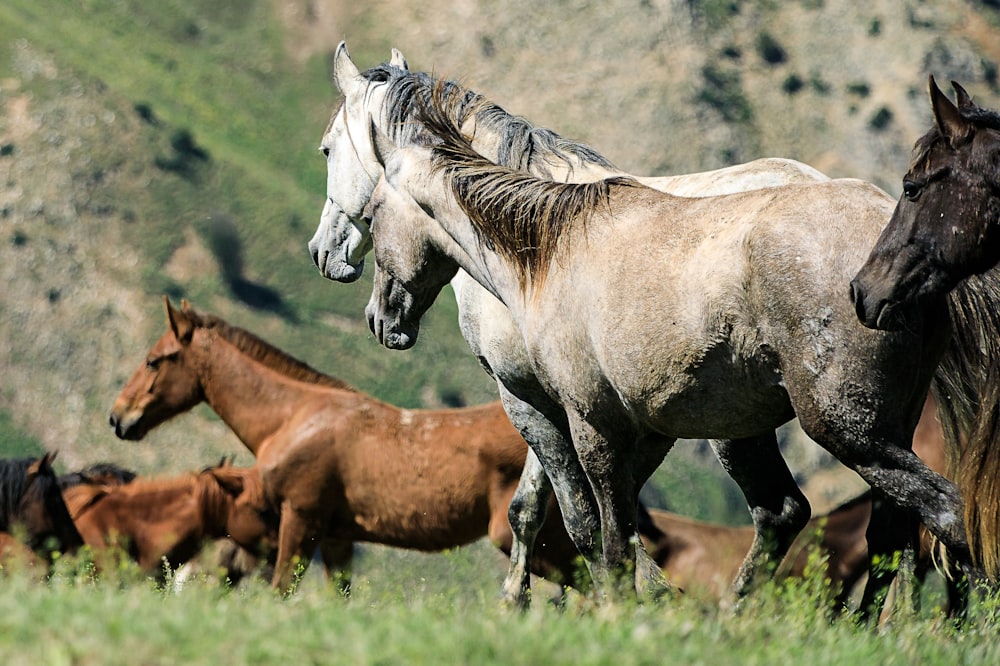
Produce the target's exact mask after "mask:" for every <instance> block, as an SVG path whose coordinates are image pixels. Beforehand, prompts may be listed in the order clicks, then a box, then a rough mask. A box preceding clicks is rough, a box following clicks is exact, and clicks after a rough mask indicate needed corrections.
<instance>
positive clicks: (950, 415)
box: [931, 268, 1000, 572]
mask: <svg viewBox="0 0 1000 666" xmlns="http://www.w3.org/2000/svg"><path fill="white" fill-rule="evenodd" d="M947 301H948V311H949V315H950V317H951V321H952V323H953V325H952V336H951V340H950V341H949V343H948V345H949V346H948V349H947V350H946V352H945V354H944V356H943V357H942V359H941V362H940V364H939V365H938V371H937V372H936V373H935V375H934V380H933V382H932V383H931V390H932V391H933V392H934V397H935V399H936V400H937V404H938V417H939V420H940V421H941V427H942V429H943V431H944V435H945V440H946V441H947V442H955V443H957V446H946V447H945V450H946V451H948V453H949V455H948V459H947V461H946V466H947V476H948V478H950V479H955V480H956V482H957V483H958V486H959V489H960V490H961V492H962V496H963V498H965V520H966V526H967V532H968V534H969V540H970V543H969V546H970V548H971V550H972V553H973V557H974V558H976V559H977V561H980V562H981V563H982V564H983V565H984V566H985V568H986V570H987V571H988V572H991V571H992V572H996V571H1000V511H998V508H997V507H998V506H1000V478H997V477H996V475H995V474H993V473H991V472H990V470H993V469H997V465H1000V460H998V458H1000V447H996V446H993V445H992V443H993V442H994V441H995V440H996V438H997V433H1000V336H997V335H996V332H997V331H998V330H1000V311H998V310H997V308H996V304H997V303H1000V268H994V269H991V270H989V271H986V272H985V273H981V274H979V275H973V276H971V277H969V278H967V279H966V280H964V281H963V282H961V283H959V285H958V287H956V288H955V289H954V290H952V291H951V293H950V294H949V295H948V299H947ZM976 535H979V538H978V539H977V536H976Z"/></svg>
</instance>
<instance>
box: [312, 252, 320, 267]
mask: <svg viewBox="0 0 1000 666" xmlns="http://www.w3.org/2000/svg"><path fill="white" fill-rule="evenodd" d="M309 254H311V255H312V260H313V265H314V266H315V267H316V268H321V266H320V265H319V249H318V248H317V249H315V250H313V249H312V248H310V249H309Z"/></svg>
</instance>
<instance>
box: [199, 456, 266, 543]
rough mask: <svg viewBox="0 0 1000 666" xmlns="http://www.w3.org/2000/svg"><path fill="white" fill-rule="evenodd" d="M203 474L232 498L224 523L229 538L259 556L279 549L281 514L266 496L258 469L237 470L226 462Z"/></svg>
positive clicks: (242, 468) (239, 468)
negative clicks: (279, 517)
mask: <svg viewBox="0 0 1000 666" xmlns="http://www.w3.org/2000/svg"><path fill="white" fill-rule="evenodd" d="M202 475H207V476H209V477H211V479H212V481H213V482H214V483H216V484H217V485H218V487H219V488H220V489H221V490H222V491H223V492H224V493H225V494H226V495H228V496H229V498H230V499H229V500H228V501H227V502H226V504H227V505H228V514H227V517H226V520H225V523H226V532H227V534H228V536H229V538H231V539H232V540H233V541H235V542H236V543H237V544H239V545H240V546H242V547H243V548H245V549H246V550H248V551H250V552H252V553H254V554H257V555H260V554H263V552H264V551H268V550H270V549H273V548H275V547H276V546H277V534H278V513H277V512H276V511H274V510H273V509H272V508H271V504H270V502H268V501H267V498H266V497H265V495H264V485H263V482H262V481H261V476H260V471H259V470H258V469H257V468H256V467H234V466H232V465H230V464H228V463H226V462H225V461H224V462H223V463H222V464H220V465H217V466H215V467H209V468H208V469H206V470H204V471H203V472H202Z"/></svg>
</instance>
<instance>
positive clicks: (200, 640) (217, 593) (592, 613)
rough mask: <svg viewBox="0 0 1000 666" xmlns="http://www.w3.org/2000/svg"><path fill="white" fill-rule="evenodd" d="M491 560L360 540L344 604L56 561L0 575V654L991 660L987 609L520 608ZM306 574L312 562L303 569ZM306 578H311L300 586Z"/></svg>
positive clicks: (323, 594)
mask: <svg viewBox="0 0 1000 666" xmlns="http://www.w3.org/2000/svg"><path fill="white" fill-rule="evenodd" d="M503 566H504V563H503V561H502V560H501V559H500V558H499V557H498V556H497V555H496V553H495V552H494V551H492V550H491V549H490V548H489V547H488V546H486V545H485V544H484V543H477V544H474V545H473V546H471V547H467V548H463V549H458V550H455V551H451V552H448V553H445V554H439V555H422V554H415V553H404V552H402V551H393V550H390V549H379V548H373V549H365V550H364V551H363V553H362V557H361V558H360V559H359V562H358V563H357V567H356V569H357V571H356V574H355V586H354V590H353V595H352V597H351V598H350V599H349V600H345V599H343V598H341V597H339V596H338V595H337V594H336V593H335V592H333V590H332V588H329V587H323V586H320V585H318V584H316V580H315V579H309V578H308V577H307V579H306V581H305V583H304V584H303V585H302V587H301V589H300V591H299V592H298V593H297V594H296V595H294V596H292V597H290V598H287V599H281V598H278V597H276V596H275V595H274V594H273V593H271V592H270V590H268V589H267V588H266V587H265V586H264V585H263V584H261V583H260V582H258V581H252V582H251V584H249V585H243V586H241V587H240V588H238V589H235V590H229V589H226V588H224V587H220V586H219V585H218V584H217V583H216V582H214V580H213V579H211V578H209V577H200V578H196V579H194V580H192V581H189V582H188V583H187V584H186V585H185V586H184V587H183V588H182V589H181V590H180V591H177V592H175V591H165V590H164V589H162V588H159V587H157V586H156V585H154V584H153V583H151V582H147V581H144V580H143V579H142V578H141V577H140V576H137V575H135V574H134V572H130V571H127V570H126V571H123V572H121V573H118V574H115V575H113V576H107V577H105V578H102V579H100V580H96V581H95V580H94V578H93V576H92V574H91V573H88V572H87V570H85V569H80V568H74V567H73V566H71V565H70V563H69V562H68V561H66V562H61V563H60V565H59V566H58V567H57V569H58V573H57V574H56V575H55V576H54V577H53V579H52V580H50V581H49V582H47V583H40V582H35V581H32V580H31V579H29V578H28V577H27V576H25V575H23V574H20V573H13V574H10V575H8V576H7V577H6V579H5V580H3V581H2V582H3V585H0V655H3V657H4V663H7V664H28V663H31V664H37V663H45V664H49V663H74V664H135V663H144V664H180V663H183V664H190V663H198V664H201V663H204V664H257V663H268V664H271V663H324V664H340V663H343V664H398V663H407V664H411V663H412V664H424V663H428V664H430V663H434V664H471V663H477V664H478V663H517V664H527V663H538V664H611V663H614V664H625V665H630V664H654V663H656V664H659V663H683V664H699V663H704V664H775V663H779V664H784V663H787V664H792V663H795V664H801V663H809V664H814V665H815V666H822V665H825V664H838V665H839V664H853V663H878V664H886V665H889V664H900V665H903V664H906V665H909V664H913V663H920V664H947V665H948V666H953V665H954V664H991V663H996V660H997V659H998V658H1000V638H998V637H997V631H996V629H997V625H996V610H997V608H996V606H995V604H993V603H992V602H990V603H982V604H980V605H979V606H977V608H976V609H975V610H974V612H973V614H972V617H971V619H970V621H969V622H968V624H967V625H966V626H964V627H963V628H961V629H958V630H956V629H955V628H954V627H953V626H952V625H951V624H949V623H948V622H946V621H943V620H942V619H941V618H940V616H939V615H937V614H936V613H935V612H934V611H933V609H925V610H922V611H920V612H919V613H916V614H912V615H909V616H906V617H900V618H898V619H896V620H894V621H893V622H892V623H890V624H888V625H886V626H883V627H882V628H880V629H874V628H871V627H866V626H859V625H858V624H857V623H856V622H855V621H854V620H853V619H852V618H851V617H849V616H848V617H842V618H838V619H831V618H830V617H829V616H828V615H827V614H826V613H825V612H824V611H822V610H821V608H820V606H819V605H818V603H817V599H818V598H820V597H821V596H822V594H823V589H822V584H821V583H820V582H819V581H817V580H815V579H806V580H805V581H798V582H794V583H788V584H783V585H780V586H774V587H769V588H767V589H765V590H764V591H762V592H761V594H759V595H758V596H757V597H755V598H754V600H752V601H751V602H749V603H748V604H747V605H746V606H745V607H744V608H743V609H742V610H741V612H739V613H736V614H730V613H729V612H723V611H720V610H718V608H717V607H715V605H714V604H706V603H704V602H702V601H699V600H696V599H693V598H687V597H683V596H682V597H679V598H676V599H673V600H670V601H667V602H663V603H660V604H650V605H642V606H639V605H635V604H632V603H619V604H616V605H605V606H602V607H595V606H594V605H593V604H592V603H591V602H590V601H589V600H587V599H582V598H579V597H570V599H569V600H568V601H567V603H566V605H565V607H563V608H558V607H555V606H553V605H552V604H550V603H547V602H545V601H542V600H536V603H535V604H534V605H533V606H532V608H531V609H530V610H529V611H527V612H525V613H517V612H509V611H503V610H501V609H500V608H499V607H498V605H497V603H496V600H495V595H496V590H497V583H498V581H499V579H500V576H502V573H503ZM311 575H312V573H311V572H310V574H309V576H311ZM306 583H308V584H306Z"/></svg>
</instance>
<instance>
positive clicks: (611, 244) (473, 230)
mask: <svg viewBox="0 0 1000 666" xmlns="http://www.w3.org/2000/svg"><path fill="white" fill-rule="evenodd" d="M338 64H339V63H338ZM338 82H341V83H342V82H343V79H342V78H341V77H340V76H339V75H338ZM342 89H343V88H342ZM345 94H348V95H350V93H347V92H346V91H345ZM446 103H448V102H447V99H446V97H445V96H444V95H442V94H440V89H439V90H438V94H437V96H436V98H435V99H434V100H433V102H431V101H428V100H427V99H426V98H424V101H423V102H422V103H421V104H418V114H420V115H421V116H422V122H418V123H408V124H403V125H395V126H393V127H391V134H390V135H389V136H386V135H385V134H383V133H382V132H381V131H379V129H378V127H377V126H374V127H373V129H372V132H371V134H372V135H373V136H374V140H373V141H371V144H370V148H371V150H372V152H373V153H374V156H375V158H376V160H378V161H379V163H380V164H382V165H383V172H384V177H383V178H382V180H381V181H379V183H378V187H377V188H376V190H375V192H374V193H372V194H371V196H370V204H369V209H368V212H369V219H370V230H371V234H372V242H373V244H374V249H375V253H376V261H377V263H378V265H379V267H381V268H384V269H385V270H387V271H389V272H391V273H392V274H393V275H394V276H395V277H396V278H397V279H399V280H401V281H402V282H403V283H404V284H406V285H407V287H408V288H409V287H411V286H419V285H420V284H421V282H420V281H421V278H422V275H424V274H428V273H429V274H431V275H432V276H433V277H435V278H436V277H437V274H439V273H441V272H443V269H442V266H441V264H442V263H447V262H450V263H452V264H456V265H458V266H460V267H461V268H462V269H463V270H465V271H466V272H467V273H469V275H470V276H471V277H472V278H474V279H475V280H476V281H477V282H479V283H480V284H481V285H482V286H484V287H485V288H487V289H488V290H490V292H491V293H492V294H493V295H494V296H495V297H497V298H498V299H499V300H501V301H502V302H503V303H504V305H505V306H506V307H507V309H508V310H509V311H510V314H511V317H512V319H513V320H514V322H515V324H516V326H517V329H518V331H519V332H520V334H521V336H522V338H523V340H524V344H525V349H526V351H527V354H528V356H529V360H530V363H531V366H532V367H533V368H534V370H535V375H536V377H537V379H538V381H539V382H540V383H541V385H542V386H543V388H544V389H545V391H546V393H547V394H548V395H549V396H550V397H551V398H552V399H553V400H554V401H556V402H557V403H558V404H559V405H560V406H561V407H562V408H563V409H564V410H565V417H566V419H567V421H568V423H569V426H570V430H571V433H572V439H573V445H574V447H575V451H576V454H577V457H578V459H579V461H580V463H581V464H582V466H583V468H584V470H585V473H586V475H587V479H588V480H589V482H590V486H591V488H592V489H593V491H594V493H595V499H596V502H597V504H598V506H599V510H600V519H601V537H602V549H603V551H602V555H601V557H600V558H596V559H595V561H593V562H591V566H592V569H593V570H594V571H596V572H598V574H599V575H595V580H599V581H601V580H603V581H607V580H608V577H607V574H609V573H610V572H612V571H620V570H623V569H627V566H628V563H629V562H633V563H634V562H635V559H634V558H635V555H636V554H635V550H634V548H633V544H632V542H631V541H630V537H631V536H632V535H633V532H634V527H633V522H634V516H635V488H636V483H637V482H641V481H642V480H644V476H643V474H644V473H645V472H646V471H647V470H648V464H649V461H650V460H651V459H657V458H658V457H662V455H663V454H664V453H665V451H666V449H667V448H668V446H667V444H665V443H664V442H665V441H667V442H669V440H670V439H671V438H673V437H718V438H725V439H726V440H727V442H728V446H729V449H730V453H731V454H732V457H730V456H727V457H726V458H725V459H726V460H730V461H732V460H738V461H741V462H750V463H756V465H755V471H757V472H760V471H762V470H764V469H766V467H767V465H766V463H768V462H769V461H759V460H756V461H755V460H751V459H752V458H753V456H754V455H755V453H751V452H752V451H753V450H754V449H755V448H760V447H761V446H762V445H761V442H762V441H773V438H774V433H773V430H774V428H775V427H777V426H779V425H781V424H782V423H784V422H785V421H787V420H788V419H790V418H791V417H792V416H795V415H797V416H798V417H799V420H800V422H801V424H802V426H803V428H804V430H805V431H806V433H807V434H809V435H810V436H811V437H812V438H813V439H814V440H816V441H817V442H818V443H819V444H820V445H822V446H824V447H825V448H827V449H828V450H830V451H831V452H832V453H833V454H834V455H835V456H837V457H838V458H839V459H840V460H841V462H843V463H845V464H846V465H848V466H849V467H851V468H852V469H854V470H855V471H856V472H858V473H859V474H860V475H861V476H862V478H864V479H865V480H866V481H868V482H869V483H870V484H871V485H872V486H873V487H874V488H875V489H876V490H878V491H880V492H882V493H884V494H885V496H887V497H888V498H889V499H890V501H891V504H890V505H886V506H876V509H877V510H876V511H874V512H873V517H872V525H871V527H870V528H869V531H868V537H869V544H870V552H872V553H873V554H875V555H876V556H886V555H888V554H889V553H891V552H893V551H896V550H901V549H902V548H903V547H904V546H905V543H906V541H907V539H908V538H909V536H910V535H912V534H913V530H912V523H911V521H912V520H913V519H914V518H917V517H918V518H919V519H920V520H921V521H922V522H923V523H924V524H925V525H926V526H927V527H928V528H929V529H930V530H931V532H932V533H934V534H935V535H936V536H937V537H938V538H939V539H940V540H941V541H942V542H943V543H944V544H945V545H946V546H947V547H948V548H949V550H950V551H951V553H952V554H953V555H954V556H955V557H956V558H957V560H958V561H959V562H960V563H962V564H963V566H965V567H968V568H971V567H972V563H971V556H970V551H969V547H968V541H967V539H966V533H965V526H964V525H963V523H962V520H961V517H960V515H961V504H962V502H961V498H960V496H959V493H958V491H957V489H956V487H955V485H954V484H953V483H951V482H950V481H948V480H946V479H944V478H943V477H941V476H939V475H937V474H935V473H933V472H931V471H930V470H929V469H928V468H927V467H926V466H925V465H924V464H923V463H922V462H920V460H919V459H918V458H917V457H916V456H915V455H913V453H912V451H910V448H909V447H910V442H911V439H912V434H913V428H914V426H915V424H916V421H917V418H918V417H919V413H920V409H921V406H922V404H923V398H924V395H925V394H926V390H927V386H928V384H929V382H930V378H931V376H932V375H933V373H934V371H935V368H936V366H937V362H938V360H939V358H940V356H941V354H942V352H943V350H944V347H945V342H946V340H947V336H948V333H949V328H948V319H947V314H946V312H945V311H944V310H943V308H941V309H939V310H936V311H930V310H928V311H926V312H925V313H923V316H919V317H915V318H914V319H913V320H912V321H910V322H909V326H908V328H907V329H906V330H901V331H893V332H874V331H870V330H867V329H865V328H863V327H862V326H860V325H859V324H858V322H857V321H856V319H855V315H854V311H853V308H852V307H851V304H850V302H849V300H848V298H847V292H846V285H847V284H848V283H849V281H850V278H851V276H852V275H853V272H854V271H856V269H857V266H859V265H860V264H861V263H862V262H863V261H864V256H865V254H866V253H867V249H868V248H869V247H870V246H871V244H872V242H873V241H874V239H875V238H876V237H877V236H878V233H879V231H880V230H881V228H882V225H883V224H884V222H885V220H886V219H887V218H888V215H889V212H890V211H891V209H892V206H893V201H892V200H891V199H890V198H889V197H888V196H887V195H886V194H885V193H884V192H882V191H881V190H878V188H875V187H874V186H871V185H870V184H867V183H863V182H861V181H856V180H837V181H830V182H821V183H813V184H807V185H795V186H786V187H780V188H770V189H768V190H759V191H753V192H746V193H740V194H737V195H730V196H720V197H706V198H701V199H689V198H679V197H675V196H671V195H667V194H664V193H661V192H657V191H655V190H651V189H649V188H646V187H643V186H641V185H639V184H638V183H635V182H634V181H632V180H629V179H621V178H616V179H609V180H607V181H602V182H598V183H591V184H582V185H581V184H558V183H552V182H551V181H540V180H538V179H535V178H532V177H531V176H529V175H526V174H524V173H523V172H516V171H513V170H511V169H509V168H504V167H498V166H497V165H495V164H493V163H492V162H490V161H489V160H486V159H484V158H482V157H481V156H480V155H478V154H477V153H475V151H474V150H473V149H472V148H471V146H470V145H469V144H468V143H467V142H466V141H465V138H464V137H463V136H462V134H461V132H460V129H459V128H458V127H456V125H455V124H454V123H453V120H452V118H454V109H453V108H451V109H442V108H441V107H442V105H443V104H446ZM416 208H419V209H420V210H421V211H422V212H423V213H424V214H422V215H413V214H412V212H413V211H414V210H416ZM665 221H669V223H668V224H667V223H664V222H665ZM637 249H638V251H637ZM956 325H965V322H957V323H956ZM948 351H949V353H951V351H952V350H951V349H950V348H949V350H948ZM746 446H750V447H751V448H750V451H747V450H746V449H745V448H744V447H746ZM763 448H765V449H767V450H770V447H766V446H765V447H763ZM740 450H742V451H744V453H742V454H741V453H739V452H738V451H740ZM540 458H541V460H542V463H543V465H545V462H546V461H545V458H544V457H542V456H541V455H540ZM782 466H783V462H782ZM546 471H547V472H548V473H549V476H550V478H552V479H553V482H554V483H555V476H556V474H557V473H558V470H552V469H549V468H548V467H546ZM744 471H747V470H744ZM772 471H773V470H772ZM785 471H786V472H787V469H786V470H785ZM559 490H560V489H559V487H558V485H557V486H556V491H557V493H558V492H559ZM566 490H567V489H563V491H564V492H566ZM568 490H569V492H570V494H572V492H574V491H575V490H578V489H577V488H573V487H571V488H569V489H568ZM560 504H561V505H562V497H560ZM565 518H566V521H567V526H568V527H569V521H570V520H571V516H570V515H569V514H568V513H567V515H566V516H565ZM901 527H903V529H901ZM571 532H572V530H571ZM585 555H586V554H585ZM873 573H874V574H876V575H873V578H876V579H881V578H882V576H880V575H877V574H879V572H873ZM602 575H603V576H602ZM869 587H870V586H869Z"/></svg>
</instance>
